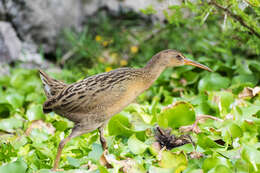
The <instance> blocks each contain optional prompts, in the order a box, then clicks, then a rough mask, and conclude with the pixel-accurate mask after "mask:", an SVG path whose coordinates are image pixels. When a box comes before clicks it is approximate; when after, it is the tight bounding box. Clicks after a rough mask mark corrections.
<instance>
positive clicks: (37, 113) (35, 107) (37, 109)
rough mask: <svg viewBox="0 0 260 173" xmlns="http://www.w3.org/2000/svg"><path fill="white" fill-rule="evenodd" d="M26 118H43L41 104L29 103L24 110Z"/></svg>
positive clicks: (31, 119)
mask: <svg viewBox="0 0 260 173" xmlns="http://www.w3.org/2000/svg"><path fill="white" fill-rule="evenodd" d="M26 118H28V120H30V121H33V120H40V119H44V118H45V116H44V114H43V111H42V105H40V104H31V105H30V106H29V108H28V109H27V111H26Z"/></svg>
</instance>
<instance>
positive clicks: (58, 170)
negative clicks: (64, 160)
mask: <svg viewBox="0 0 260 173" xmlns="http://www.w3.org/2000/svg"><path fill="white" fill-rule="evenodd" d="M51 171H52V172H60V171H64V169H58V168H52V169H51Z"/></svg>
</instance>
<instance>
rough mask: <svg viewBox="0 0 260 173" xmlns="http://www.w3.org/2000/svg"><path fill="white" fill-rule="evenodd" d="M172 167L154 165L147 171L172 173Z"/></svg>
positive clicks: (151, 172) (150, 172)
mask: <svg viewBox="0 0 260 173" xmlns="http://www.w3.org/2000/svg"><path fill="white" fill-rule="evenodd" d="M173 172H174V169H173V168H160V167H156V166H151V167H150V168H149V173H173Z"/></svg>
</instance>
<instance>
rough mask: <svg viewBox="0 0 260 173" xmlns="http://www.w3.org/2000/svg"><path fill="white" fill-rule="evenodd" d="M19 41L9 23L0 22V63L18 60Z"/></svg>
mask: <svg viewBox="0 0 260 173" xmlns="http://www.w3.org/2000/svg"><path fill="white" fill-rule="evenodd" d="M20 52H21V41H20V40H19V39H18V37H17V35H16V33H15V31H14V29H13V27H12V26H11V24H10V23H7V22H0V62H2V63H9V62H11V61H13V60H16V59H18V58H19V55H20Z"/></svg>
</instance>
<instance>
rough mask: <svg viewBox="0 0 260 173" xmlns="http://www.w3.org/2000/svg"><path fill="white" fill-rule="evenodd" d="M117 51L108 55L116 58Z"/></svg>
mask: <svg viewBox="0 0 260 173" xmlns="http://www.w3.org/2000/svg"><path fill="white" fill-rule="evenodd" d="M117 55H118V54H117V53H111V55H110V57H111V58H112V59H116V58H117Z"/></svg>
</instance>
